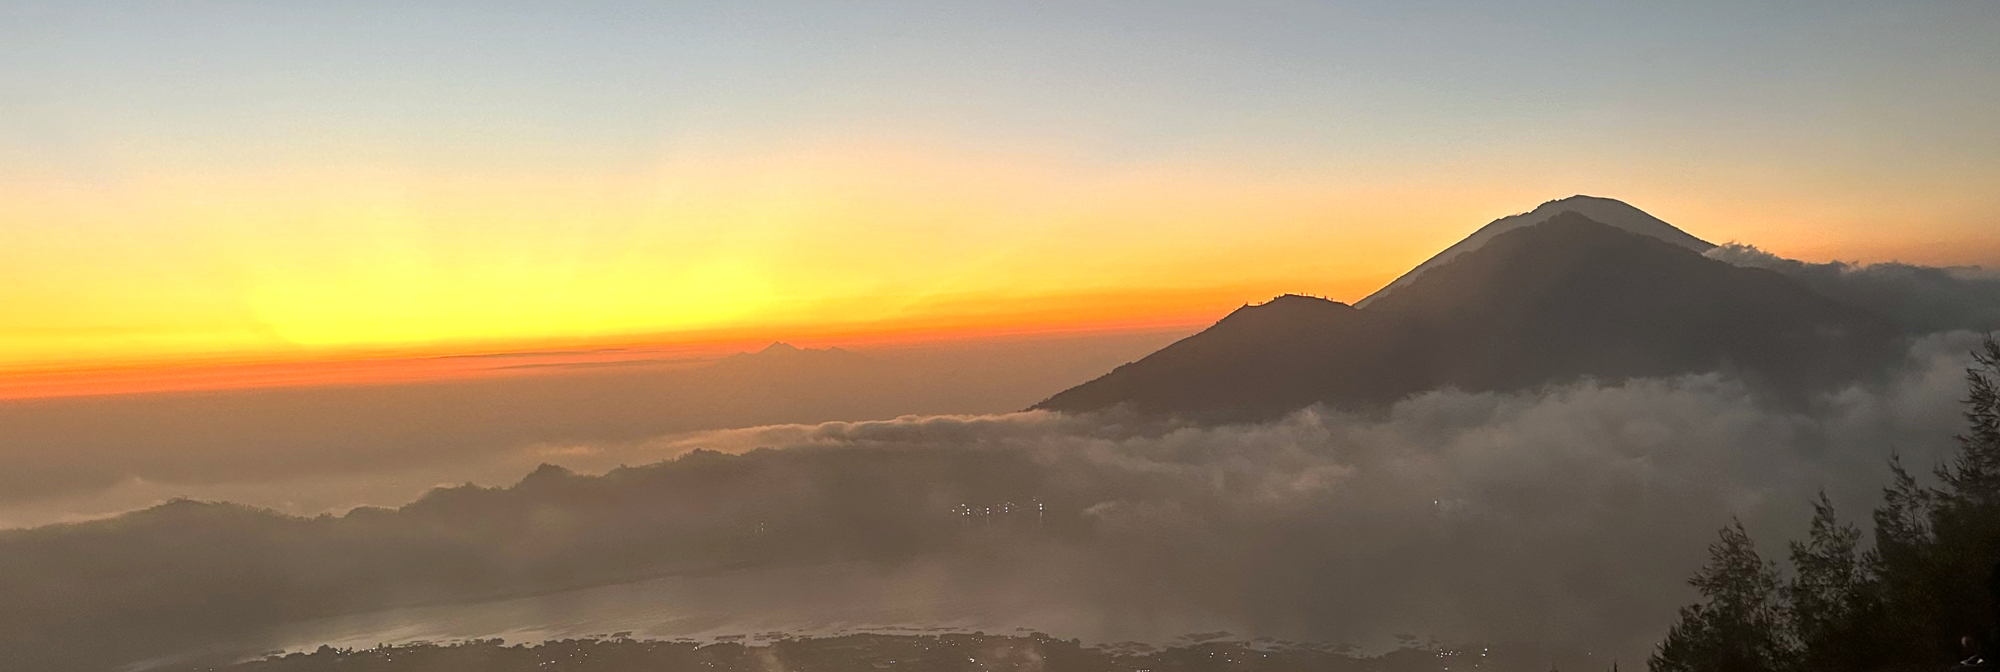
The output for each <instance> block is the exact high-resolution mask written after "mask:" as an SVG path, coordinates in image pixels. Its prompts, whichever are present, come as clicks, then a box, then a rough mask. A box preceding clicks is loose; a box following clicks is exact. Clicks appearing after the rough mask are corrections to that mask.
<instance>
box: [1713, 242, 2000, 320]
mask: <svg viewBox="0 0 2000 672" xmlns="http://www.w3.org/2000/svg"><path fill="white" fill-rule="evenodd" d="M1708 256H1709V257H1710V258H1712V259H1720V260H1722V261H1726V262H1729V263H1731V264H1735V265H1737V266H1748V267H1752V268H1763V269H1768V270H1772V271H1777V272H1779V273H1782V274H1784V275H1786V276H1788V277H1790V278H1792V279H1793V280H1797V281H1799V282H1800V283H1801V284H1804V285H1805V286H1807V287H1811V288H1812V289H1813V291H1816V292H1819V293H1821V294H1825V295H1827V296H1830V297H1833V298H1835V299H1839V300H1841V301H1844V302H1847V303H1849V304H1852V305H1855V306H1859V307H1861V308H1865V309H1868V310H1869V311H1872V312H1874V313H1875V314H1878V315H1881V316H1883V317H1887V318H1889V319H1891V320H1894V321H1895V322H1897V323H1898V324H1900V325H1901V326H1902V327H1903V328H1904V329H1907V330H1910V331H1912V332H1914V333H1934V332H1943V331H1951V330H1955V329H1966V330H1971V331H1993V330H1995V329H2000V274H1996V273H1994V272H1992V271H1989V270H1986V269H1984V268H1980V267H1976V266H1960V267H1938V266H1919V265H1915V264H1905V263H1897V262H1885V263H1873V264H1862V263H1850V262H1843V261H1832V262H1826V263H1820V264H1815V263H1810V262H1804V261H1797V260H1793V259H1786V258H1784V257H1780V256H1778V255H1775V254H1771V253H1769V252H1765V251H1764V250H1761V249H1758V248H1757V247H1756V246H1754V245H1746V244H1742V243H1731V244H1728V245H1723V246H1721V247H1717V248H1715V249H1713V250H1709V251H1708Z"/></svg>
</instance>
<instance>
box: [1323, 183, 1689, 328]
mask: <svg viewBox="0 0 2000 672" xmlns="http://www.w3.org/2000/svg"><path fill="white" fill-rule="evenodd" d="M1565 212H1573V213H1576V214H1578V215H1582V216H1584V217H1586V218H1589V219H1590V220H1592V221H1595V222H1598V223H1601V224H1607V225H1610V226H1612V227H1616V228H1619V229H1623V230H1624V231H1626V232H1629V233H1636V234H1639V235H1642V236H1647V237H1650V238H1657V239H1659V240H1663V241H1666V242H1669V243H1673V244H1675V245H1678V246H1680V247H1684V248H1687V249H1690V250H1694V251H1696V252H1707V251H1709V250H1711V249H1714V248H1715V245H1714V244H1713V243H1710V242H1708V241H1705V240H1702V239H1700V238H1696V237H1694V236H1693V235H1690V234H1689V233H1688V232H1686V231H1682V230H1680V229H1679V228H1676V227H1675V226H1674V225H1672V224H1668V223H1666V222H1664V221H1661V220H1660V218H1658V217H1654V216H1652V215H1650V214H1647V212H1646V211H1644V210H1640V209H1638V208H1635V207H1632V205H1631V204H1629V203H1626V202H1624V201H1620V200H1618V199H1615V198H1604V197H1601V196H1586V195H1583V194H1577V195H1575V196H1570V197H1568V198H1559V199H1556V200H1553V201H1549V202H1546V203H1543V204H1541V205H1539V206H1536V207H1535V209H1534V210H1530V211H1528V212H1524V213H1521V214H1518V215H1509V216H1507V217H1501V218H1500V219H1496V220H1493V221H1492V222H1490V223H1488V224H1487V225H1486V226H1483V227H1480V228H1479V230H1478V231H1474V232H1472V235H1470V236H1466V238H1465V239H1464V240H1461V241H1458V243H1457V244H1454V245H1452V246H1451V247H1447V248H1445V249H1444V251H1443V252H1439V253H1437V255H1436V256H1433V257H1431V258H1430V259H1429V260H1428V261H1425V262H1424V263H1422V264H1419V265H1417V267H1416V268H1413V269H1410V271H1409V272H1408V273H1404V274H1403V275H1402V277H1399V278H1396V281H1395V282H1391V283H1389V284H1388V286H1385V287H1383V288H1382V289H1379V290H1376V292H1375V293H1374V294H1370V295H1368V298H1365V299H1362V300H1360V301H1357V302H1355V304H1354V306H1355V307H1357V308H1366V307H1368V305H1369V304H1371V303H1374V302H1375V301H1376V300H1379V299H1381V298H1382V297H1384V296H1387V295H1389V294H1390V293H1393V292H1395V291H1396V290H1399V289H1402V288H1403V287H1406V286H1408V285H1409V284H1410V283H1411V282H1412V281H1414V280H1416V278H1417V276H1419V275H1422V274H1423V273H1425V272H1426V271H1429V270H1431V269H1434V268H1437V267H1439V266H1443V265H1445V264H1447V263H1450V262H1451V261H1452V260H1453V259H1457V258H1458V257H1459V256H1460V255H1463V254H1465V253H1467V252H1471V251H1473V250H1477V249H1479V248H1481V247H1484V246H1485V245H1486V243H1487V242H1488V241H1491V240H1493V238H1494V237H1495V236H1498V235H1500V234H1503V233H1506V232H1508V231H1513V230H1515V229H1521V228H1525V227H1530V226H1534V225H1536V224H1541V223H1543V222H1547V221H1549V220H1550V219H1552V218H1554V217H1555V216H1556V215H1559V214H1562V213H1565Z"/></svg>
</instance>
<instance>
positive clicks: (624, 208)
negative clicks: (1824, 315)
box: [0, 0, 2000, 396]
mask: <svg viewBox="0 0 2000 672" xmlns="http://www.w3.org/2000/svg"><path fill="white" fill-rule="evenodd" d="M584 5H587V6H590V7H595V8H596V9H595V10H585V9H583V6H581V5H574V4H573V3H565V4H562V5H547V4H543V5H535V4H533V3H527V4H521V3H513V4H508V5H506V6H504V7H499V6H495V7H472V6H456V5H454V6H451V7H444V6H432V5H427V4H426V3H268V4H266V5H260V6H259V7H258V8H257V9H256V10H254V11H245V10H243V9H242V8H240V7H235V6H224V5H215V6H206V5H203V6H183V5H171V6H170V5H164V4H157V3H156V4H147V3H136V4H134V3H127V4H123V5H117V6H115V7H114V6H109V5H98V4H96V3H42V4H37V5H22V6H6V7H0V45H5V48H4V49H0V113H4V116H5V118H6V119H7V122H8V123H6V124H0V203H4V204H5V206H4V207H0V389H5V390H11V392H4V393H0V394H9V395H13V396H28V395H33V394H45V393H58V392H60V393H64V394H71V393H79V392H93V391H118V390H127V389H143V388H147V387H148V386H153V387H157V386H162V385H167V386H172V385H195V384H200V385H233V384H249V383H256V384H271V383H272V382H273V381H304V382H310V381H315V380H348V379H370V377H371V376H374V377H380V376H389V377H396V376H403V377H411V376H418V375H419V374H418V373H417V372H430V373H426V374H423V375H433V374H442V373H444V371H443V370H441V369H439V368H438V365H437V364H436V363H435V362H431V363H425V364H421V365H405V364H396V365H390V364H385V363H383V362H402V361H405V360H409V359H410V358H413V357H414V358H419V360H420V361H429V360H421V358H423V357H429V356H435V355H440V354H450V353H476V352H495V351H512V350H549V349H553V350H567V349H574V348H578V347H598V346H640V347H646V348H656V347H658V348H686V347H691V346H693V345H697V344H705V345H702V347H704V348H709V349H716V348H721V347H722V346H720V345H716V344H724V343H734V344H752V343H757V342H763V341H770V340H779V339H789V340H800V341H808V340H811V341H815V342H820V343H828V344H832V343H846V344H854V343H868V342H880V341H883V340H887V339H910V338H920V337H921V338H931V337H938V338H944V337H949V338H978V337H981V336H982V335H985V334H992V333H1000V332H1024V331H1028V332H1031V331H1047V330H1064V329H1104V328H1118V327H1119V326H1120V325H1162V324H1178V325H1191V324H1200V323H1205V322H1207V321H1210V320H1213V319H1215V318H1217V317H1220V316H1221V315H1222V314H1224V313H1226V312H1227V311H1228V310H1229V309H1231V308H1233V307H1235V306H1237V305H1241V304H1243V303H1246V302H1255V301H1262V300H1265V299H1268V298H1270V297H1271V296H1272V295H1274V294H1278V293H1282V292H1301V293H1312V294H1319V295H1324V296H1328V297H1330V298H1334V299H1339V300H1348V301H1352V300H1355V299H1358V298H1360V297H1362V296H1365V295H1367V294H1368V293H1370V292H1371V291H1373V290H1374V289H1376V288H1378V287H1380V286H1381V285H1383V284H1384V283H1386V282H1388V281H1389V280H1390V279H1392V278H1394V277H1396V276H1397V275H1399V274H1400V273H1402V272H1403V271H1404V270H1406V269H1408V268H1410V267H1411V266H1414V265H1416V264H1417V263H1419V262H1421V261H1423V260H1424V259H1425V258H1427V257H1429V256H1430V255H1431V254H1433V253H1435V252H1436V251H1438V250H1440V249H1442V248H1444V247H1446V246H1448V245H1450V244H1451V243H1453V242H1455V241H1457V240H1458V239H1460V238H1462V237H1463V236H1465V235H1466V234H1467V233H1469V232H1471V231H1472V230H1474V229H1476V228H1477V227H1479V226H1480V225H1482V224H1484V223H1485V222H1488V221H1491V220H1493V219H1495V218H1498V217H1501V216H1505V215H1508V214H1513V213H1517V212H1522V211H1526V210H1529V209H1532V208H1534V207H1535V206H1536V205H1537V204H1539V203H1541V202H1543V201H1547V200H1550V199H1555V198H1562V197H1566V196H1570V195H1573V194H1590V195H1596V196H1605V197H1611V198H1618V199H1621V200H1624V201H1626V202H1629V203H1631V204H1633V205H1635V206H1638V207H1639V208H1641V209H1644V210H1647V211H1649V212H1651V213H1653V214H1654V215H1656V216H1659V217H1661V218H1662V219H1665V220H1666V221H1668V222H1671V223H1673V224H1676V225H1679V226H1680V227H1682V228H1683V229H1686V230H1688V231H1689V232H1691V233H1693V234H1695V235H1697V236H1701V237H1703V238H1706V239H1709V240H1711V241H1715V242H1727V241H1732V240H1734V241H1745V242H1751V243H1755V244H1757V245H1759V246H1762V247H1764V248H1766V249H1768V250H1771V251H1773V252H1776V253H1779V254H1783V255H1786V256H1791V257H1794V258H1800V259H1805V260H1810V261H1824V260H1830V259H1842V260H1861V261H1887V260H1901V261H1908V262H1915V263H1925V264H1985V265H1989V266H1992V265H2000V234H1996V233H1995V231H1996V230H2000V227H1997V226H1995V223H1994V222H1995V219H1996V217H2000V190H1995V189H1993V185H1994V184H1996V183H2000V158H1996V157H2000V125H1996V124H1994V123H1993V122H1992V120H1993V119H1995V118H2000V87H1994V86H1993V85H1992V64H1993V63H1995V62H1996V58H2000V41H1995V40H1993V39H1992V34H1993V32H1994V26H1996V25H2000V12H1996V11H1994V10H1993V9H1992V7H1990V6H1989V5H1988V4H1980V3H1974V4H1971V5H1967V4H1964V3H1959V4H1949V3H1947V4H1937V5H1929V4H1917V5H1912V4H1907V3H1905V4H1883V3H1863V2H1834V3H1819V4H1816V5H1814V6H1813V7H1811V8H1805V7H1784V8H1776V7H1767V6H1762V5H1756V4H1754V3H1753V4H1745V3H1725V2H1719V1H1718V2H1699V3H1693V4H1689V3H1662V4H1656V5H1629V6H1628V5H1618V6H1611V5H1606V6H1602V7H1588V8H1583V7H1578V6H1576V5H1575V4H1574V3H1526V4H1518V5H1517V4H1510V5H1506V6H1501V5H1491V6H1489V5H1477V4H1468V5H1464V6H1455V7H1451V8H1445V7H1441V6H1431V5H1426V4H1423V3H1416V4H1412V3H1400V2H1358V3H1251V4H1250V5H1243V6H1238V5H1230V6H1229V7H1227V8H1223V7H1220V6H1201V3H1194V4H1174V3H1169V4H1167V5H1158V6H1149V7H1148V8H1147V9H1146V11H1129V10H1126V9H1120V10H1117V11H1110V8H1108V7H1103V6H1094V5H1091V4H1090V3H1083V4H1069V5H1062V6H1059V7H1058V6H1047V7H1044V6H1025V5H1023V6H1014V5H1004V6H1003V5H990V4H978V5H965V6H957V5H952V6H940V5H937V4H936V3H890V4H887V5H881V6H871V7H868V8H865V9H857V8H853V7H844V6H843V7H832V6H824V5H816V4H813V3H770V2H763V1H762V0H756V1H752V2H740V3H721V4H715V5H709V6H695V5H683V4H677V3H667V4H660V3H621V2H610V3H597V2H586V3H584ZM1579 54H1587V55H1588V56H1584V57H1580V56H1579ZM355 361H366V362H373V363H371V364H367V365H351V366H350V365H333V364H326V363H327V362H355ZM246 366H247V367H251V368H249V369H243V368H240V367H246ZM191 367H192V368H191ZM272 367H277V368H276V369H273V368H272ZM287 367H290V368H287ZM329 367H331V368H329ZM445 368H447V369H448V368H450V367H445ZM147 372H150V373H147ZM142 379H143V380H142ZM147 381H150V382H147ZM198 381H200V382H198Z"/></svg>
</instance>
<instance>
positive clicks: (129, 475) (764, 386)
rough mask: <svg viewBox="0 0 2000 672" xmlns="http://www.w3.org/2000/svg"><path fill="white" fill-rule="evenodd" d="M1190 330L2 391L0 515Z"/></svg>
mask: <svg viewBox="0 0 2000 672" xmlns="http://www.w3.org/2000/svg"><path fill="white" fill-rule="evenodd" d="M1184 335H1185V331H1184V330H1142V331H1131V332H1115V333H1097V334H1075V335H1054V336H1049V335H1044V336H1031V337H1012V338H995V339H988V340H983V341H970V342H965V341H961V342H932V343H913V344H906V345H900V346H881V347H876V348H868V349H860V350H856V351H846V350H840V349H837V348H836V349H812V348H807V349H796V350H795V349H788V348H775V349H772V350H769V351H765V352H760V353H755V354H742V355H737V356H733V357H727V358H723V359H721V360H718V361H680V360H666V361H662V360H654V359H634V360H630V361H606V362H594V363H591V364H589V365H579V366H537V367H535V368H533V369H528V370H521V369H519V368H518V367H519V364H518V363H517V362H518V361H519V359H520V358H492V359H489V360H487V361H490V362H492V366H493V367H494V374H495V375H492V376H487V377H478V378H468V379H459V380H436V381H427V382H418V383H398V384H367V385H361V384H356V385H318V386H298V387H280V388H264V389H234V390H212V391H193V392H169V393H152V394H128V395H107V396H90V397H68V398H46V399H17V400H0V459H5V460H7V461H8V463H9V467H8V468H7V469H4V470H0V527H23V526H30V525H38V524H45V523H51V522H59V521H65V520H78V519H85V518H92V517H100V516H104V515H109V514H115V513H119V512H123V511H129V510H133V509H138V508H143V507H146V506H150V505H153V504H157V503H160V502H162V501H165V500H168V499H171V498H174V497H189V496H192V497H199V498H204V499H219V500H227V501H233V502H241V503H247V504H252V505H256V506H260V507H267V508H272V509H275V510H279V511H283V512H286V513H293V514H301V515H313V514H318V513H324V512H342V511H345V510H347V509H348V508H352V507H354V506H359V505H364V504H375V505H390V506H394V505H400V504H403V503H406V502H408V501H410V500H412V499H414V498H416V497H417V496H418V495H420V494H422V493H423V492H424V491H425V490H428V489H430V488H432V487H435V486H437V485H440V484H453V483H465V482H486V483H493V482H502V481H512V480H514V479H517V478H519V477H520V476H521V474H524V473H527V472H528V471H529V470H531V469H533V468H534V467H535V465H537V464H539V463H541V462H545V461H558V462H563V463H565V464H579V465H581V467H582V468H589V469H593V470H598V471H601V470H604V469H608V468H610V467H615V466H617V465H618V464H619V463H618V462H617V461H615V460H611V461H607V460H592V459H591V458H592V456H593V455H596V454H598V453H601V452H603V447H604V446H607V445H612V444H619V443H624V442H634V441H642V440H645V439H649V438H652V437H656V436H660V435H662V434H669V433H675V432H686V431H693V430H702V429H715V428H726V427H748V426H756V425H765V424H774V423H816V422H825V421H830V420H860V419H888V418H894V417H897V416H900V415H906V414H961V413H1005V412H1009V411H1015V410H1019V409H1022V408H1026V407H1027V406H1028V405H1030V404H1033V403H1034V402H1036V401H1040V400H1041V399H1042V398H1043V397H1045V396H1047V395H1048V394H1049V391H1050V390H1054V389H1061V388H1062V387H1063V386H1065V385H1069V384H1072V383H1073V382H1074V381H1077V380H1082V379H1086V378H1088V377H1090V376H1092V375H1095V374H1096V373H1098V372H1100V371H1102V370H1104V369H1108V368H1110V367H1112V366H1115V365H1117V364H1120V363H1123V362H1126V361H1130V360H1132V359H1136V358H1138V357H1140V356H1142V355H1144V354H1145V353H1147V352H1150V351H1152V350H1154V349H1157V348H1159V347H1160V346H1162V345H1165V344H1166V343H1168V342H1171V341H1172V340H1174V339H1175V338H1179V337H1181V336H1184Z"/></svg>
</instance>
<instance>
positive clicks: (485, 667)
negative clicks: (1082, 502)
mask: <svg viewBox="0 0 2000 672" xmlns="http://www.w3.org/2000/svg"><path fill="white" fill-rule="evenodd" d="M1222 637H1223V633H1214V634H1211V635H1196V636H1191V638H1192V639H1201V640H1207V641H1199V642H1197V641H1191V639H1190V640H1188V641H1185V643H1184V644H1183V645H1180V646H1169V647H1166V648H1155V647H1152V646H1149V645H1145V644H1138V643H1125V644H1114V645H1107V646H1086V645H1084V644H1082V643H1080V642H1078V641H1077V640H1074V639H1070V640H1062V639H1054V638H1052V637H1049V636H1047V635H1043V634H1040V633H1034V634H1027V635H987V634H983V633H950V634H920V635H908V634H854V635H842V636H835V637H818V638H812V637H802V638H790V637H776V638H771V639H769V640H768V641H752V642H750V643H747V644H746V643H744V642H740V641H732V642H717V643H707V644H704V643H697V642H692V641H685V640H682V641H645V640H633V639H627V638H622V637H621V638H593V639H569V640H561V641H553V642H545V643H542V644H535V645H512V646H509V645H506V644H504V643H502V642H501V641H500V640H479V641H468V642H458V643H451V644H432V643H414V644H406V645H398V646H383V647H377V648H372V649H364V650H346V649H335V648H331V647H320V649H319V650H317V651H313V652H310V653H304V652H301V653H292V654H288V655H280V656H272V657H269V658H265V659H263V660H258V661H253V662H247V663H242V664H238V665H234V666H230V667H226V668H200V669H201V670H203V671H204V672H207V671H209V670H226V671H227V672H640V671H644V672H678V671H681V670H689V671H695V670H698V671H701V672H775V671H778V670H786V671H791V672H847V671H851V670H866V671H869V672H873V671H876V670H907V671H909V672H992V671H995V670H1024V671H1025V670H1034V671H1037V672H1148V671H1150V672H1174V671H1181V670H1186V671H1196V670H1242V671H1270V672H1291V671H1298V672H1304V671H1307V670H1313V671H1319V672H1329V671H1330V672H1349V671H1351V672H1445V671H1447V670H1479V669H1488V670H1493V669H1532V670H1539V669H1546V668H1547V667H1548V666H1549V662H1548V659H1547V658H1546V657H1542V654H1540V653H1535V652H1531V651H1528V650H1525V649H1513V650H1511V653H1510V654H1503V653H1502V652H1501V649H1500V648H1498V647H1495V648H1493V649H1487V648H1486V647H1460V648H1450V647H1437V646H1429V647H1406V648H1401V649H1398V650H1395V651H1392V652H1389V653H1385V654H1382V655H1377V656H1364V655H1358V654H1356V653H1354V651H1353V649H1352V647H1348V646H1334V645H1305V644H1298V643H1294V642H1287V641H1274V640H1269V639H1264V640H1257V641H1250V642H1245V641H1237V640H1224V639H1222ZM1510 658H1511V659H1510Z"/></svg>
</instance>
